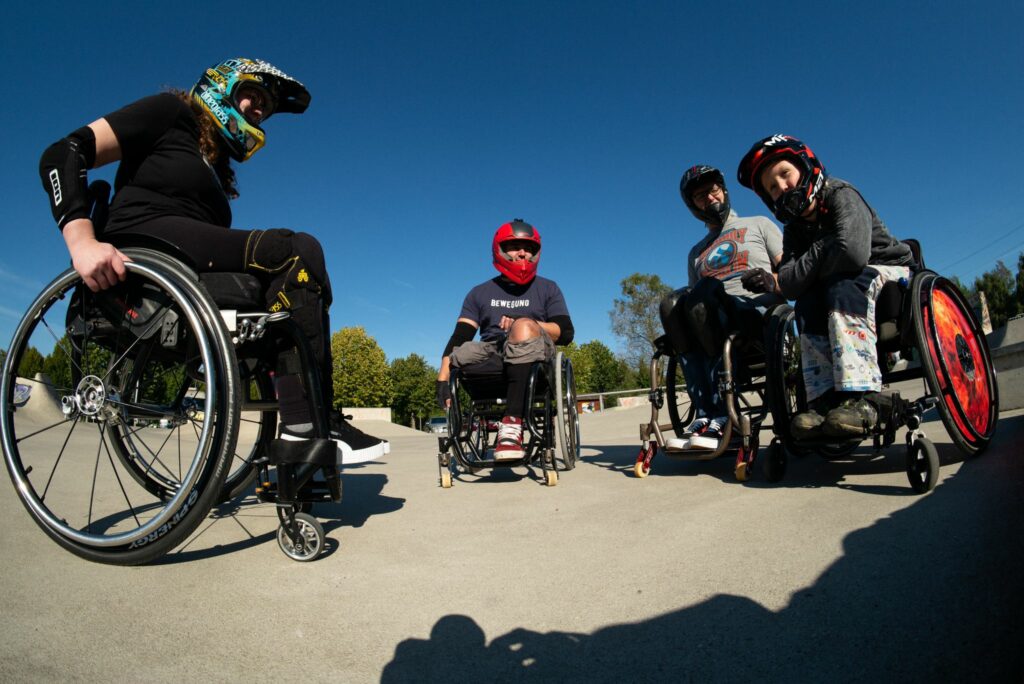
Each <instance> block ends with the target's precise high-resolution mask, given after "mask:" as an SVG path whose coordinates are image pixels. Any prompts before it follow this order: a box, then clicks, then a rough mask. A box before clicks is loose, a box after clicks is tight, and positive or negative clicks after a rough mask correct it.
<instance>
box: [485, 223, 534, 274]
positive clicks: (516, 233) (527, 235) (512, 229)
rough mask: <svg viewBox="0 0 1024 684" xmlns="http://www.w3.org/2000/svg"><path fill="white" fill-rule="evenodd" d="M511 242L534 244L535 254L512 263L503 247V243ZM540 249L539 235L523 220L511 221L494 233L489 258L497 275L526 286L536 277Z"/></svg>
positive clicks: (510, 257)
mask: <svg viewBox="0 0 1024 684" xmlns="http://www.w3.org/2000/svg"><path fill="white" fill-rule="evenodd" d="M512 240H516V241H519V240H526V241H528V242H532V243H534V244H535V245H537V253H536V254H533V255H532V256H531V257H530V258H529V259H525V260H523V261H514V260H513V259H512V256H511V255H510V254H509V253H508V252H506V251H505V250H504V247H503V245H504V243H506V242H511V241H512ZM540 249H541V245H540V233H539V232H537V229H536V228H534V227H533V226H531V225H530V224H529V223H527V222H525V221H523V219H512V221H510V222H509V223H505V224H502V225H501V226H500V227H499V228H498V230H497V231H496V232H495V233H494V239H493V240H492V241H491V257H492V258H493V260H494V261H493V263H494V267H495V268H496V269H498V273H500V274H501V275H503V276H505V277H506V278H508V279H509V280H511V281H512V282H513V283H516V284H518V285H526V284H528V283H530V282H531V281H532V280H533V279H534V278H535V277H537V264H539V263H540Z"/></svg>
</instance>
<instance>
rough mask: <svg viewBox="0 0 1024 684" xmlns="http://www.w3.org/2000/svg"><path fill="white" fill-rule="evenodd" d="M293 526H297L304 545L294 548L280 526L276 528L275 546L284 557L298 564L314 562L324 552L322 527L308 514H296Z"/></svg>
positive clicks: (282, 526)
mask: <svg viewBox="0 0 1024 684" xmlns="http://www.w3.org/2000/svg"><path fill="white" fill-rule="evenodd" d="M295 524H296V525H298V526H299V533H300V534H301V535H302V537H303V540H304V544H303V545H302V546H301V547H299V546H296V545H295V544H294V543H293V542H292V540H291V537H289V536H288V533H287V532H285V528H284V525H283V524H282V525H281V526H280V527H278V528H277V546H278V548H280V549H281V551H282V552H283V553H284V555H286V556H288V557H289V558H291V559H292V560H294V561H298V562H300V563H308V562H310V561H315V560H316V559H317V558H319V557H320V554H321V553H323V550H324V539H325V536H326V535H325V534H324V526H323V525H321V524H320V521H319V520H317V519H316V518H314V517H313V516H312V515H310V514H309V513H296V514H295Z"/></svg>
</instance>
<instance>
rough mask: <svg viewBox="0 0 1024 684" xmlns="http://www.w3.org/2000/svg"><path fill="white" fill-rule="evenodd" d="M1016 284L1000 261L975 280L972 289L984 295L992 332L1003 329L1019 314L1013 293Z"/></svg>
mask: <svg viewBox="0 0 1024 684" xmlns="http://www.w3.org/2000/svg"><path fill="white" fill-rule="evenodd" d="M1017 282H1018V281H1017V279H1015V278H1014V277H1013V274H1012V273H1010V269H1008V268H1007V267H1006V264H1004V263H1003V262H1002V261H997V262H996V267H995V268H994V269H992V270H991V271H987V272H985V273H983V274H982V275H981V277H980V278H976V279H975V281H974V289H975V290H976V291H978V292H984V293H985V300H986V301H987V302H988V313H989V316H991V318H992V328H993V330H994V329H997V328H1001V327H1003V326H1004V325H1006V321H1007V320H1009V319H1010V318H1011V317H1012V316H1016V315H1017V314H1018V313H1020V308H1019V303H1018V301H1017V298H1016V297H1015V292H1014V289H1015V287H1016V285H1017Z"/></svg>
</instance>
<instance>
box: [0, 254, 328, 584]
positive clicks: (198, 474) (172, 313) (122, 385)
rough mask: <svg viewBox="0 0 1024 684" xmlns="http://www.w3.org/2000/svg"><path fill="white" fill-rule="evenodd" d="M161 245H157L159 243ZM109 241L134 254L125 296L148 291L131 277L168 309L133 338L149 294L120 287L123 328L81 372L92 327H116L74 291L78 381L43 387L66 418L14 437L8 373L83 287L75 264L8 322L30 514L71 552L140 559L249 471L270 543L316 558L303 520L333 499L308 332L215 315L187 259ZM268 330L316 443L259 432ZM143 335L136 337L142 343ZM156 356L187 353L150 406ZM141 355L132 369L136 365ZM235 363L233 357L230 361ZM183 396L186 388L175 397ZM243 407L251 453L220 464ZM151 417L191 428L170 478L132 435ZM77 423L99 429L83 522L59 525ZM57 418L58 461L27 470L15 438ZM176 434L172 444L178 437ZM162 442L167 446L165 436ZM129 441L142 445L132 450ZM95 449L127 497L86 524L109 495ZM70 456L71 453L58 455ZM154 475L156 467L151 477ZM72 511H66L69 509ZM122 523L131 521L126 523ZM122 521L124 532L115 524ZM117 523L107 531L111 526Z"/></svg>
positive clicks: (6, 420) (72, 353) (3, 433)
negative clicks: (61, 430)
mask: <svg viewBox="0 0 1024 684" xmlns="http://www.w3.org/2000/svg"><path fill="white" fill-rule="evenodd" d="M160 246H161V247H163V248H167V246H166V245H160ZM120 247H121V249H122V251H123V252H124V253H125V254H126V255H127V256H129V257H130V259H131V261H130V262H127V263H126V267H127V269H128V271H129V278H130V281H129V283H130V284H129V285H127V286H126V287H125V290H126V291H128V292H135V291H133V290H131V289H130V288H131V287H135V286H138V287H137V290H138V291H141V290H142V289H143V288H144V287H145V286H144V285H142V283H148V284H150V289H151V290H152V288H153V287H156V288H159V289H160V292H161V293H162V294H163V295H165V297H166V299H167V300H168V302H169V303H167V304H166V305H165V306H164V308H162V309H160V313H159V315H156V314H154V318H153V320H152V322H151V323H149V325H148V327H147V329H146V330H145V331H144V333H145V335H148V338H144V337H139V336H135V337H133V334H132V333H131V332H130V326H131V322H130V321H131V320H132V318H133V317H137V316H138V315H139V314H138V310H139V309H142V308H143V306H144V305H145V304H147V303H148V300H146V299H145V298H144V297H142V296H141V295H138V296H139V298H138V299H136V300H132V299H131V297H132V294H128V295H125V298H124V300H123V301H122V300H116V301H117V303H118V304H119V305H120V306H121V308H122V309H123V315H122V317H121V320H120V321H119V323H120V325H119V326H114V329H115V331H116V338H115V341H114V348H113V350H108V351H111V355H110V357H109V360H108V361H107V362H106V363H107V368H106V369H102V368H101V369H100V370H99V371H97V373H94V374H90V373H87V372H86V371H87V366H86V363H85V362H86V356H85V355H86V353H87V350H88V349H94V350H97V349H98V350H102V349H103V338H102V336H101V335H99V334H97V336H96V337H95V338H94V339H92V340H90V339H89V334H90V333H91V332H92V331H95V330H99V329H102V328H103V327H104V325H108V327H109V326H113V325H114V324H112V323H110V321H109V320H88V319H87V317H86V316H85V304H84V302H85V301H86V298H87V297H93V300H92V301H99V300H98V299H97V297H103V296H104V295H103V293H100V295H98V296H94V295H85V296H83V298H82V302H83V303H82V307H83V310H82V313H83V316H82V321H81V330H80V331H78V332H81V335H82V336H80V337H78V338H75V337H72V336H71V333H72V332H75V330H74V329H73V327H69V328H68V332H69V337H68V338H67V341H68V342H67V343H68V345H69V346H70V349H68V348H65V347H63V346H61V347H60V348H61V349H62V351H63V352H64V354H65V355H66V356H67V358H66V361H65V363H67V362H70V365H71V374H72V384H75V385H76V386H75V387H73V388H72V387H65V388H58V387H55V386H54V385H53V384H52V383H51V384H50V389H54V390H58V392H60V393H62V396H61V400H62V402H63V414H64V420H61V421H58V422H56V423H54V424H52V425H49V426H47V427H45V428H43V429H42V430H37V431H35V432H30V433H29V434H19V430H18V429H17V428H18V426H17V425H16V424H15V423H16V422H17V421H16V417H17V416H18V413H17V411H18V408H17V406H16V405H15V401H14V390H15V385H16V383H15V382H14V380H15V378H17V377H18V373H17V370H18V367H19V364H20V361H21V359H22V358H23V356H24V354H25V351H26V348H27V344H28V341H29V339H30V338H31V335H32V334H33V332H35V331H36V329H37V327H38V326H39V324H40V322H42V324H43V325H44V326H45V328H46V329H47V330H49V334H50V335H51V336H52V337H53V338H54V339H55V340H57V336H56V335H55V334H54V333H53V331H52V329H51V327H50V325H49V323H47V321H46V314H47V313H48V312H49V311H51V309H52V307H53V306H54V305H55V304H56V303H57V302H58V301H60V300H62V299H64V298H65V297H66V296H67V295H68V294H71V293H72V292H74V291H75V290H76V288H82V291H84V285H82V284H81V279H80V277H79V276H78V275H77V273H75V271H74V270H73V269H69V270H67V271H65V272H64V273H62V274H61V275H59V276H58V277H57V278H56V279H55V280H54V281H53V282H51V283H50V284H49V285H48V286H47V287H46V288H44V290H43V292H42V293H41V294H40V295H39V296H38V297H37V298H36V300H35V301H34V302H33V304H32V305H31V307H30V308H29V310H28V312H27V313H26V314H25V316H24V317H23V318H22V321H21V323H20V324H19V326H18V328H17V329H16V332H15V335H14V340H13V342H12V344H11V346H10V349H9V353H8V355H7V358H6V359H5V362H4V374H3V377H2V380H0V439H2V442H3V451H4V459H5V463H6V465H7V469H8V473H9V474H10V476H11V479H12V482H13V483H14V485H15V488H16V490H17V492H18V495H19V497H20V499H21V501H22V503H23V504H24V505H25V507H26V509H27V510H28V512H29V514H30V516H31V517H32V518H33V520H35V522H36V523H37V524H39V526H40V527H41V528H42V529H43V530H44V531H45V532H46V533H47V534H48V535H49V536H50V537H51V538H52V539H54V540H55V541H56V542H57V543H58V544H60V545H61V546H63V547H64V548H66V549H68V550H70V551H72V552H73V553H75V554H77V555H79V556H82V557H84V558H87V559H89V560H93V561H98V562H104V563H112V564H120V565H129V564H140V563H146V562H149V561H152V560H154V559H156V558H159V557H160V556H162V555H164V554H165V553H167V552H168V551H170V550H171V549H173V548H174V547H175V546H177V545H178V544H179V543H181V542H182V541H184V540H185V539H186V538H187V537H188V536H189V535H190V534H191V532H192V531H193V530H194V529H195V528H196V527H197V526H198V525H199V524H200V523H201V522H202V520H203V519H204V518H205V517H206V515H207V513H208V512H209V511H210V509H211V508H212V506H213V505H214V504H216V503H217V502H219V501H221V500H225V499H227V498H231V497H233V496H235V495H237V494H239V493H240V492H241V491H245V490H246V489H247V488H248V485H249V484H251V482H252V480H253V479H254V477H255V476H259V480H260V484H259V485H258V486H257V488H256V495H257V497H258V499H259V500H260V501H263V502H268V503H273V504H275V506H276V507H277V512H278V517H279V519H280V526H279V528H278V535H277V537H278V544H279V546H280V547H281V549H282V551H284V553H285V554H286V555H288V556H289V557H290V558H293V559H294V560H299V561H308V560H313V559H315V558H316V557H317V556H319V554H320V552H321V551H322V550H323V546H324V532H323V527H322V525H321V524H320V523H319V521H317V520H316V519H315V518H314V517H312V516H311V515H309V510H310V508H311V507H312V504H313V503H315V502H319V501H328V500H330V501H340V499H341V486H340V480H339V479H338V469H337V461H336V456H335V453H336V451H335V446H334V444H333V442H331V441H330V440H329V439H328V437H329V428H328V426H327V422H326V418H325V416H326V411H325V410H324V409H325V407H324V406H323V405H322V403H323V402H322V396H323V395H322V392H321V391H320V378H319V375H318V373H317V371H316V364H315V363H314V361H313V353H312V349H311V348H310V346H309V342H308V340H307V339H306V338H305V336H304V335H303V334H302V333H301V331H300V330H299V328H298V326H297V325H295V323H294V322H293V321H291V320H290V317H289V315H288V313H287V312H281V313H270V312H263V311H256V312H251V313H240V312H238V311H237V310H229V309H225V310H223V311H222V310H220V309H219V308H218V306H217V304H216V303H215V302H214V299H213V297H212V296H211V295H210V293H209V292H207V290H206V287H205V286H204V285H203V283H202V279H201V278H200V277H199V276H197V274H196V273H195V272H194V271H192V270H191V269H190V268H189V267H188V266H186V265H185V263H182V262H181V261H179V260H178V259H176V258H174V257H172V256H169V255H168V254H166V253H165V252H164V251H156V250H153V249H146V248H137V247H128V246H125V245H124V244H123V243H122V244H121V245H120ZM135 294H138V292H135ZM111 296H113V295H111ZM148 296H151V295H148ZM72 300H74V297H72ZM133 301H134V304H133ZM108 303H109V302H108ZM126 321H129V322H126ZM157 323H159V328H157ZM62 327H63V326H62ZM179 328H180V329H179ZM125 330H129V332H128V333H126V332H125ZM271 331H273V336H274V337H275V338H280V339H283V340H284V341H285V343H286V344H287V345H288V346H294V348H295V349H297V351H298V354H299V358H300V362H301V366H302V368H303V373H304V380H305V382H306V383H307V384H306V386H307V388H308V390H309V391H308V394H309V395H310V401H311V409H312V416H313V429H314V437H315V439H313V440H310V441H309V442H308V443H307V442H302V443H296V442H285V441H283V440H272V439H267V435H268V434H270V435H273V434H274V433H275V432H276V423H277V414H276V409H277V404H276V401H272V400H270V399H269V398H268V397H270V396H272V386H271V385H270V384H269V377H268V376H267V366H266V360H265V359H262V358H261V356H260V355H261V353H262V349H261V345H262V344H263V342H266V341H267V340H262V338H263V337H264V335H265V334H266V333H267V332H271ZM122 338H123V339H124V342H125V344H126V345H127V347H126V348H124V349H121V348H120V342H121V340H122ZM144 339H145V342H144V343H141V342H142V340H144ZM261 340H262V341H261ZM108 342H109V340H108ZM90 344H91V345H92V347H90ZM58 345H60V341H59V340H58ZM186 345H192V346H193V347H194V348H195V349H196V350H197V351H196V352H195V353H194V354H193V355H192V356H191V357H189V356H187V354H188V353H189V352H188V351H185V350H186V349H188V348H190V347H187V346H186ZM154 351H155V353H156V355H157V357H159V358H179V356H176V355H182V354H184V355H185V356H183V357H181V358H182V359H183V360H182V361H180V368H177V369H176V371H175V372H177V373H178V375H179V376H180V378H181V379H180V383H181V384H180V386H179V389H178V390H176V393H175V399H174V400H173V402H172V403H173V405H170V406H168V405H157V404H154V403H152V402H149V403H147V402H146V401H144V399H143V392H142V391H141V385H142V383H143V381H144V376H145V373H146V371H145V369H144V364H145V363H147V362H148V361H149V360H150V356H151V355H152V353H153V352H154ZM95 353H96V352H94V355H95ZM140 358H141V359H142V363H141V364H139V366H138V367H136V365H135V364H136V363H137V362H138V361H139V360H140ZM239 358H242V359H243V361H244V364H243V365H241V366H240V364H239V360H238V359H239ZM76 359H77V360H76ZM190 359H191V360H190ZM261 364H262V365H261ZM140 369H141V370H140ZM243 370H244V371H245V373H244V375H245V376H246V379H247V380H250V381H251V382H254V383H255V384H256V387H257V390H256V394H258V395H259V396H258V398H255V399H251V398H249V397H246V399H245V400H243V399H242V389H243V387H242V375H243ZM99 373H102V377H100V375H99ZM193 382H194V383H196V384H195V388H193V389H191V390H190V389H189V388H190V387H191V386H192V385H191V383H193ZM126 388H127V390H128V391H127V392H125V390H126ZM250 391H251V388H250ZM190 392H191V394H192V396H186V395H188V394H189V393H190ZM200 405H201V411H200ZM242 411H258V412H259V413H260V420H259V423H260V426H259V432H258V433H257V437H256V443H255V444H254V445H253V448H252V452H251V453H250V454H249V455H247V457H246V458H245V459H242V463H241V465H240V466H239V467H238V468H237V470H236V471H235V472H229V471H231V470H232V461H233V459H234V458H235V455H234V454H235V447H236V442H237V439H238V432H239V419H240V413H241V412H242ZM200 416H201V417H200ZM158 417H164V418H165V419H166V420H168V421H170V422H171V423H173V424H176V425H177V426H182V425H189V424H190V425H192V427H193V429H194V431H195V436H196V442H197V444H196V448H195V451H194V453H193V454H192V456H191V457H188V458H189V459H190V460H189V465H188V468H187V469H185V468H183V467H182V465H181V456H180V453H179V467H178V471H179V472H178V475H177V476H176V475H175V474H174V473H173V472H172V470H173V469H172V468H171V467H169V466H168V465H167V464H164V463H163V462H162V461H161V459H160V451H162V450H163V448H164V446H163V445H161V447H160V450H158V451H157V452H153V450H152V449H150V448H149V447H148V446H147V445H146V444H145V441H144V440H141V439H140V434H139V430H140V429H141V428H139V429H135V428H134V427H133V424H134V423H136V422H138V421H139V420H142V421H144V422H153V421H154V420H155V419H156V418H158ZM22 422H23V423H24V421H22ZM80 423H94V424H98V432H99V446H98V447H97V452H96V462H95V466H94V469H93V470H94V472H93V475H92V491H91V493H90V495H89V500H88V514H87V520H86V522H85V524H84V527H83V526H81V525H79V524H75V523H69V522H68V521H67V518H72V517H73V516H72V515H71V514H70V513H69V512H65V511H57V510H53V508H54V505H53V500H54V498H58V499H59V498H60V497H59V496H57V497H55V493H56V494H64V495H65V496H68V497H69V498H74V497H75V493H74V491H73V489H71V490H69V489H68V488H67V486H64V488H63V489H61V488H60V487H56V486H55V487H54V488H53V490H51V482H52V481H53V480H54V476H55V475H56V473H57V470H58V466H59V465H60V462H61V458H62V457H63V456H64V454H65V451H66V450H67V449H68V446H69V442H70V440H71V439H72V433H73V432H74V430H75V427H76V426H77V425H79V424H80ZM268 424H269V425H268ZM61 425H70V428H69V431H68V434H67V437H66V438H65V440H64V445H63V447H62V448H61V451H60V453H59V454H58V455H57V457H56V461H54V462H53V463H52V464H51V463H49V462H47V466H49V467H50V472H49V473H48V478H47V477H45V475H44V473H45V469H42V470H43V471H44V473H39V475H40V476H39V477H38V478H35V477H33V464H32V463H29V462H28V461H31V460H32V459H33V458H34V457H38V460H40V461H46V458H45V457H44V456H43V455H42V454H34V453H31V452H28V453H22V452H23V448H24V447H25V440H28V439H30V438H31V437H33V436H35V435H37V434H39V433H41V432H45V431H48V430H50V429H53V428H57V427H58V426H61ZM268 428H269V430H270V432H269V433H268ZM178 435H179V439H178V449H179V452H180V449H181V433H180V432H179V433H178ZM169 437H170V435H169V436H168V439H169ZM166 444H167V440H165V441H164V445H166ZM140 445H141V446H142V447H144V448H145V449H146V450H148V451H149V452H150V453H149V454H146V453H143V451H142V450H140V448H139V447H140ZM103 447H106V448H105V449H104V448H103ZM104 452H105V456H106V459H105V460H106V461H107V462H109V465H110V470H111V471H112V473H113V477H114V479H115V480H116V483H117V487H118V488H119V489H120V493H121V494H122V495H123V499H124V504H117V505H119V506H121V507H123V508H125V509H126V510H121V511H116V512H114V513H113V514H111V515H108V516H106V517H104V518H103V519H101V520H99V521H96V520H94V519H93V508H94V504H98V503H99V502H103V503H105V502H106V501H107V500H109V499H110V498H111V497H105V495H104V494H103V493H102V492H101V493H100V494H99V496H97V493H96V487H97V474H98V473H99V472H100V463H101V462H102V461H104V459H103V458H102V456H103V455H104ZM77 456H78V454H69V456H68V461H72V460H74V458H75V457H77ZM115 457H116V464H115ZM117 464H119V465H120V467H121V469H122V470H124V471H126V472H127V474H128V475H130V476H131V479H133V480H134V481H135V483H137V484H138V485H140V487H141V488H142V490H144V491H145V492H146V493H147V495H148V496H150V497H151V498H153V499H155V501H151V502H148V503H147V504H146V505H144V506H143V505H141V504H139V503H138V499H137V498H136V502H134V503H133V501H132V500H131V499H132V497H138V496H139V493H136V492H135V491H134V490H133V491H132V492H131V494H129V488H130V485H128V483H129V481H128V480H127V479H124V480H123V479H122V477H121V474H120V472H119V469H118V465H117ZM271 468H273V469H274V470H276V482H274V481H273V480H274V479H275V478H272V477H271V473H270V470H271ZM161 469H163V471H164V472H163V473H160V472H158V471H159V470H161ZM183 471H184V474H183V475H182V474H181V473H182V472H183ZM318 472H321V473H323V477H324V481H323V482H322V483H321V482H314V480H313V478H314V476H315V475H316V474H317V473H318ZM230 476H233V477H230ZM44 480H45V484H44ZM126 485H128V487H126ZM114 491H115V493H116V490H114ZM112 498H114V499H116V498H117V496H114V497H112ZM59 503H60V502H59V501H58V505H59ZM75 508H76V506H73V505H71V506H69V509H75ZM97 508H99V506H98V505H97ZM132 520H134V524H133V523H131V522H130V521H132ZM124 527H127V529H119V528H124ZM97 528H99V529H97ZM115 529H116V530H117V531H112V530H115Z"/></svg>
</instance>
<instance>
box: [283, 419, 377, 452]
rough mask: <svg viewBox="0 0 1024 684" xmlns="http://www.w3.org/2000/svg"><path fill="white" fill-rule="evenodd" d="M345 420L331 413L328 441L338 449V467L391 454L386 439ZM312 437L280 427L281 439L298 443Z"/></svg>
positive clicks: (305, 433)
mask: <svg viewBox="0 0 1024 684" xmlns="http://www.w3.org/2000/svg"><path fill="white" fill-rule="evenodd" d="M345 418H346V417H345V416H343V415H341V414H340V413H338V412H337V411H331V415H330V423H331V428H330V429H331V434H330V439H331V440H332V441H333V442H334V443H335V444H336V445H337V447H338V465H351V464H353V463H364V462H366V461H372V460H374V459H377V458H381V457H382V456H384V455H386V454H388V453H390V452H391V444H390V443H389V442H388V441H387V440H386V439H380V438H379V437H374V436H372V435H368V434H366V433H365V432H363V431H362V430H360V429H359V428H357V427H354V426H353V425H352V424H351V423H349V422H348V421H347V420H346V419H345ZM312 436H313V431H312V430H309V431H306V432H299V431H297V430H294V429H292V428H290V427H288V426H287V425H282V426H281V439H286V440H289V441H299V440H303V439H310V438H311V437H312Z"/></svg>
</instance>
